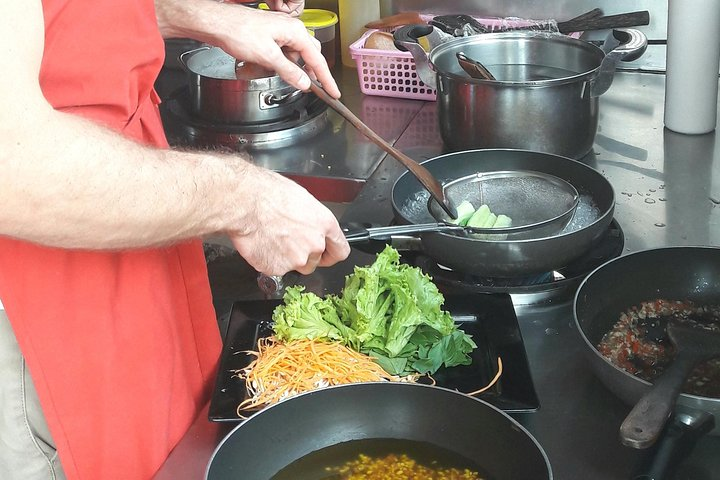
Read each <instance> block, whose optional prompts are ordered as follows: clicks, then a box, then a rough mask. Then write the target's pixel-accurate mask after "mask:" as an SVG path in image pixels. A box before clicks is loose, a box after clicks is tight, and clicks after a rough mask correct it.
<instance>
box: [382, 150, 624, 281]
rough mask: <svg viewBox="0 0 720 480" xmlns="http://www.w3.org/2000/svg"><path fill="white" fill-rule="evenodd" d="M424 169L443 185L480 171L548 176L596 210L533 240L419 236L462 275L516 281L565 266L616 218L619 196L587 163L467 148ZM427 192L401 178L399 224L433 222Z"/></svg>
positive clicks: (396, 195)
mask: <svg viewBox="0 0 720 480" xmlns="http://www.w3.org/2000/svg"><path fill="white" fill-rule="evenodd" d="M422 165H423V166H424V167H426V168H427V169H428V170H429V171H430V172H432V174H433V175H434V176H435V177H436V178H438V179H439V180H440V181H442V182H443V183H448V182H450V181H452V180H455V179H458V178H463V177H467V176H468V175H473V174H475V173H477V172H497V171H537V172H542V173H547V174H550V175H554V176H556V177H558V178H560V179H562V180H564V181H566V182H568V183H569V184H571V185H572V186H573V187H575V189H576V190H577V192H578V194H579V195H580V198H581V200H583V199H586V200H587V201H588V202H589V203H591V204H592V205H593V207H594V209H595V215H593V216H592V217H588V218H587V221H586V222H584V223H581V224H578V225H577V226H576V228H573V229H571V230H567V231H563V232H561V233H558V234H553V235H546V236H542V237H534V238H529V239H520V240H518V239H514V238H510V237H508V238H507V239H505V240H489V239H483V238H476V237H472V236H460V235H456V234H453V233H439V232H428V233H423V234H421V235H420V238H421V242H422V248H423V251H424V253H425V254H427V255H428V256H429V257H431V258H432V259H433V260H435V261H436V262H438V263H440V264H442V265H444V266H446V267H449V268H453V269H455V270H457V271H460V272H464V273H472V274H475V275H481V276H493V277H517V276H524V275H533V274H539V273H545V272H549V271H552V270H555V269H559V268H562V267H564V266H565V265H567V264H569V263H571V262H572V261H573V260H576V259H578V258H580V257H582V255H583V254H585V253H587V252H588V251H589V250H590V249H591V248H592V247H593V246H594V245H595V243H596V242H597V241H598V239H600V238H601V236H602V235H603V234H604V233H605V232H606V231H607V230H608V228H609V226H610V223H611V222H612V219H613V213H614V208H615V194H614V191H613V188H612V185H610V183H609V182H608V180H607V179H606V178H605V177H604V176H603V175H602V174H601V173H600V172H598V171H597V170H595V169H593V168H591V167H589V166H588V165H585V164H583V163H581V162H578V161H576V160H572V159H569V158H566V157H561V156H559V155H553V154H548V153H541V152H532V151H526V150H512V149H487V150H467V151H462V152H454V153H448V154H445V155H441V156H438V157H435V158H432V159H430V160H427V161H425V162H423V163H422ZM423 194H424V188H423V186H422V185H421V184H420V183H419V182H418V181H417V180H416V179H415V178H414V177H413V176H412V175H409V174H407V173H403V174H402V175H400V177H399V178H398V179H397V181H396V182H395V184H394V185H393V188H392V196H391V197H392V208H393V212H394V214H395V219H396V221H397V223H399V224H422V223H426V222H428V221H433V220H434V219H433V217H432V215H431V214H430V212H429V211H428V208H427V202H426V199H427V194H425V195H424V196H423ZM419 198H420V199H421V200H420V203H421V205H418V199H419ZM422 199H425V200H422ZM418 207H419V208H418Z"/></svg>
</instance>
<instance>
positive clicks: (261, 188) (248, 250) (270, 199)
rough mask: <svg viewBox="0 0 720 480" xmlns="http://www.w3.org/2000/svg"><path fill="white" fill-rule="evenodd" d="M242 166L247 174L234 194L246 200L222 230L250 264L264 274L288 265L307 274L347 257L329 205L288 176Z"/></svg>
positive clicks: (285, 269) (284, 270) (283, 270)
mask: <svg viewBox="0 0 720 480" xmlns="http://www.w3.org/2000/svg"><path fill="white" fill-rule="evenodd" d="M247 168H248V174H249V175H250V177H249V178H253V180H252V181H251V182H250V185H243V186H242V190H239V191H238V198H239V199H241V200H243V201H245V202H248V201H252V204H247V205H245V206H244V207H243V208H242V209H241V210H242V211H244V212H245V216H244V217H243V218H240V219H238V226H237V228H236V229H234V230H231V231H227V232H226V233H227V234H228V235H229V237H230V239H231V240H232V242H233V244H234V246H235V248H236V249H237V251H238V252H239V253H240V255H241V256H242V257H243V258H244V259H245V260H246V261H247V262H248V263H249V264H250V265H251V266H252V267H253V268H255V269H256V270H257V271H259V272H262V273H265V274H267V275H283V274H285V273H287V272H289V271H292V270H295V271H298V272H300V273H302V274H305V275H308V274H310V273H312V272H313V271H314V270H315V269H316V268H317V267H327V266H330V265H333V264H335V263H337V262H339V261H341V260H344V259H345V258H347V256H348V255H349V254H350V246H349V245H348V242H347V240H346V239H345V235H344V233H343V232H342V230H341V228H340V226H339V225H338V223H337V220H336V218H335V216H334V215H333V214H332V212H331V211H330V210H328V209H327V208H326V207H325V206H324V205H322V204H321V203H320V202H318V201H317V200H316V199H315V198H314V197H313V196H312V195H310V193H308V192H307V190H305V189H304V188H302V187H301V186H300V185H298V184H296V183H295V182H293V181H292V180H288V179H287V178H285V177H283V176H281V175H279V174H276V173H273V172H270V171H264V170H261V169H255V168H253V167H247ZM245 189H247V190H245ZM248 190H249V191H248ZM248 214H249V215H248Z"/></svg>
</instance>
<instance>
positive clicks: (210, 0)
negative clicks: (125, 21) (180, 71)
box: [155, 0, 340, 98]
mask: <svg viewBox="0 0 720 480" xmlns="http://www.w3.org/2000/svg"><path fill="white" fill-rule="evenodd" d="M275 3H278V4H285V5H286V8H290V7H289V6H291V7H292V8H297V3H298V2H292V1H290V2H275ZM155 8H156V12H157V17H158V25H160V31H161V32H162V34H163V36H164V37H165V38H172V37H187V38H193V39H195V40H199V41H201V42H206V43H209V44H211V45H215V46H218V47H220V48H222V49H223V50H225V51H226V52H227V53H228V54H229V55H232V56H233V57H235V58H238V59H241V60H245V61H248V62H252V63H258V64H260V65H262V66H264V67H265V68H268V69H270V70H273V71H275V72H277V74H278V75H280V77H281V78H282V79H283V80H285V81H286V82H288V83H289V84H290V85H293V86H294V87H296V88H299V89H301V90H308V89H309V88H310V79H309V78H308V75H307V73H306V72H305V71H303V69H302V68H300V67H299V66H298V65H297V63H296V61H297V60H298V58H299V57H300V58H302V59H303V61H304V62H305V68H306V69H307V70H308V71H309V72H311V73H312V75H313V76H315V77H316V78H317V79H318V81H319V82H320V83H321V84H322V85H323V87H324V88H325V90H327V91H328V93H329V94H330V95H332V96H333V97H335V98H339V97H340V90H339V89H338V86H337V84H336V83H335V80H334V79H333V77H332V74H331V73H330V69H329V68H328V65H327V61H326V60H325V57H323V56H322V53H320V42H318V41H317V40H315V38H313V37H312V36H311V35H310V34H309V33H308V32H307V30H306V28H305V26H304V25H303V23H302V21H300V20H299V19H297V18H294V17H293V16H292V15H288V13H284V12H283V11H278V12H272V11H265V10H257V9H253V8H248V7H244V6H242V5H235V4H232V3H218V2H217V1H215V0H155Z"/></svg>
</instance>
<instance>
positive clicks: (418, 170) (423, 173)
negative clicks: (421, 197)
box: [310, 79, 457, 218]
mask: <svg viewBox="0 0 720 480" xmlns="http://www.w3.org/2000/svg"><path fill="white" fill-rule="evenodd" d="M310 81H311V86H310V90H311V91H312V92H313V93H314V94H315V95H317V96H318V97H320V99H322V100H323V101H324V102H325V103H327V104H328V105H329V106H330V107H332V108H333V109H334V110H335V111H336V112H338V113H339V114H340V115H342V116H343V117H344V118H345V119H346V120H347V121H348V122H350V123H352V124H353V126H354V127H355V128H357V129H358V130H359V131H360V132H361V133H362V134H363V135H365V136H366V137H368V138H369V139H370V140H371V141H372V142H373V143H374V144H375V145H377V146H378V147H380V148H382V149H383V150H385V152H387V153H388V154H389V155H390V156H391V157H394V158H395V159H396V160H398V161H399V162H400V163H402V164H403V165H404V166H405V168H407V169H408V170H409V171H410V173H412V174H413V175H414V176H415V178H417V179H418V181H420V183H421V184H422V185H423V186H424V187H425V188H426V189H427V191H428V192H430V195H432V197H433V198H434V199H435V200H437V202H438V203H439V204H440V206H441V207H442V209H443V210H445V212H446V213H447V214H448V215H450V217H451V218H457V213H456V211H455V207H454V206H453V205H451V204H450V200H449V199H448V198H447V197H446V196H445V192H444V191H443V187H442V185H441V184H440V182H438V181H437V179H436V178H435V177H433V175H432V173H430V171H429V170H428V169H427V168H425V167H423V166H422V165H420V164H419V163H417V162H416V161H415V160H413V159H412V158H410V157H408V156H407V155H405V154H404V153H402V152H401V151H400V150H398V149H397V148H395V147H393V146H392V145H390V144H389V143H387V142H386V141H385V140H383V139H382V137H380V135H378V134H377V133H375V132H374V131H373V130H372V129H371V128H370V127H368V126H367V125H365V123H363V121H362V120H360V119H359V118H358V117H357V116H355V114H354V113H352V112H351V111H350V110H349V109H348V108H347V107H346V106H345V105H343V103H342V102H340V101H339V100H337V99H336V98H333V97H331V96H330V95H329V94H328V93H327V92H326V91H325V89H323V87H322V86H321V85H320V84H319V83H318V82H317V81H316V80H313V79H311V80H310Z"/></svg>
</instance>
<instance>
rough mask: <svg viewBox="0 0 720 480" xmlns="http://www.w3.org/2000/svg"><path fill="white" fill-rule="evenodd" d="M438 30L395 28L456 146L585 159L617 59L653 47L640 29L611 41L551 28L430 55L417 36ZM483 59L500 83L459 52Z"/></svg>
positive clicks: (446, 136) (449, 46) (461, 41)
mask: <svg viewBox="0 0 720 480" xmlns="http://www.w3.org/2000/svg"><path fill="white" fill-rule="evenodd" d="M431 28H432V27H428V26H420V25H408V26H406V27H403V28H401V29H399V30H398V31H396V32H395V39H396V43H397V44H399V46H401V47H404V48H406V49H407V50H409V51H410V52H411V53H412V55H413V58H414V60H415V64H416V69H417V74H418V76H419V77H420V79H421V80H422V81H423V82H424V83H426V84H427V85H428V86H430V87H432V88H435V89H437V101H438V115H439V121H440V133H441V135H442V138H443V141H444V143H445V144H446V145H447V147H449V149H451V150H467V149H474V148H518V149H526V150H534V151H539V152H546V153H554V154H557V155H562V156H565V157H570V158H576V159H577V158H580V157H582V156H584V155H585V154H587V153H588V152H589V151H590V149H591V148H592V145H593V142H594V139H595V133H596V132H597V124H598V97H599V96H600V95H602V94H603V93H604V92H605V91H607V89H608V88H609V87H610V85H611V83H612V77H613V74H614V71H615V66H616V64H617V62H618V61H620V60H624V61H629V60H631V59H635V58H638V57H639V56H641V55H642V54H643V52H644V51H645V49H646V48H647V39H646V37H645V35H644V34H643V33H641V32H639V31H637V30H631V29H623V30H619V29H618V30H613V32H612V34H611V35H609V37H608V39H607V40H606V41H605V44H604V45H603V46H602V48H601V47H598V46H596V45H594V44H592V43H588V42H585V41H582V40H577V39H574V38H571V37H568V36H565V35H561V34H555V33H547V32H528V31H525V32H506V33H488V34H481V35H473V36H469V37H462V38H458V39H454V40H450V41H447V42H445V43H441V44H440V45H438V46H436V47H435V48H433V49H432V50H431V52H430V54H429V55H428V54H427V53H426V52H425V51H424V50H423V48H422V47H421V46H420V45H419V44H418V43H417V38H419V37H421V36H424V35H427V34H429V33H431V30H430V29H431ZM458 53H462V54H464V55H465V56H466V57H468V58H470V59H472V60H476V61H478V62H481V63H482V64H483V65H484V66H485V67H486V68H487V69H488V70H489V71H490V73H491V74H492V75H493V76H494V77H495V79H494V80H489V79H478V78H471V77H470V76H469V75H468V74H467V73H466V72H465V71H464V70H463V68H462V67H461V66H460V64H459V62H458V57H457V54H458Z"/></svg>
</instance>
